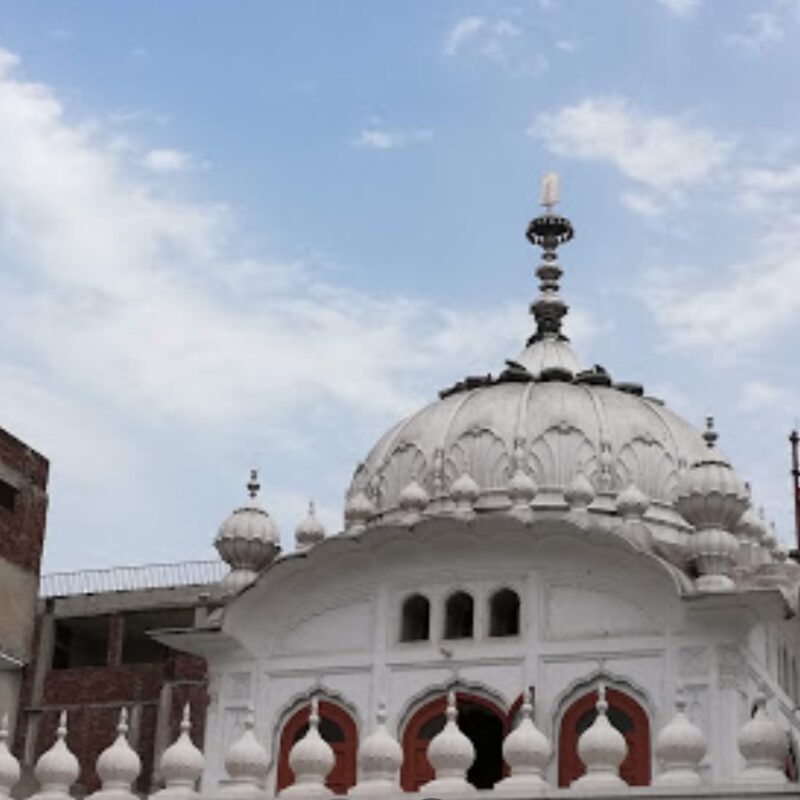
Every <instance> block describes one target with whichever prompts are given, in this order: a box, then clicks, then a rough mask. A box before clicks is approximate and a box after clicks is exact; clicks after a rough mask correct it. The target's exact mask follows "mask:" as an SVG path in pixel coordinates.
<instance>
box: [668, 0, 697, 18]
mask: <svg viewBox="0 0 800 800" xmlns="http://www.w3.org/2000/svg"><path fill="white" fill-rule="evenodd" d="M658 2H659V3H660V4H661V5H662V6H664V8H666V9H667V10H668V11H670V12H672V13H673V14H674V15H675V16H676V17H690V16H692V15H693V14H694V13H695V12H696V11H697V9H698V8H699V7H700V0H658Z"/></svg>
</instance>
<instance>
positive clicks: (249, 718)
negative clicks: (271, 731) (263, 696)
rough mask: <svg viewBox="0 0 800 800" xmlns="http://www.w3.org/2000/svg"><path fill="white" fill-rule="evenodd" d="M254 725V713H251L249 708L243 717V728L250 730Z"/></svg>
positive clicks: (251, 710)
mask: <svg viewBox="0 0 800 800" xmlns="http://www.w3.org/2000/svg"><path fill="white" fill-rule="evenodd" d="M255 727H256V715H255V714H254V713H253V709H252V708H251V709H249V710H248V712H247V714H246V715H245V718H244V729H245V730H246V731H252V730H253V729H254V728H255Z"/></svg>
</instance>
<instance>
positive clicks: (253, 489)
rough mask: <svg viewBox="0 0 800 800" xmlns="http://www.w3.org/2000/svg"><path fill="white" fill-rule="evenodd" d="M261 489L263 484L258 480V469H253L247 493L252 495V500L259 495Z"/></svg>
mask: <svg viewBox="0 0 800 800" xmlns="http://www.w3.org/2000/svg"><path fill="white" fill-rule="evenodd" d="M259 489H261V484H260V483H259V482H258V470H257V469H251V470H250V480H249V481H247V493H248V494H249V495H250V498H251V499H252V500H255V499H256V497H258V491H259Z"/></svg>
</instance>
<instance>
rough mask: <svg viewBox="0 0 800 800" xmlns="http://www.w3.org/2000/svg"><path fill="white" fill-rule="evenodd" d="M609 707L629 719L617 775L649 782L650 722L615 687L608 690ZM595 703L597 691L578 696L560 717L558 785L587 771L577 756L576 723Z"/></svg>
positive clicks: (633, 781) (630, 780) (642, 783)
mask: <svg viewBox="0 0 800 800" xmlns="http://www.w3.org/2000/svg"><path fill="white" fill-rule="evenodd" d="M606 699H607V700H608V704H609V707H610V708H609V710H611V709H616V710H617V711H619V712H621V713H622V714H624V715H625V716H626V717H627V718H628V720H629V721H630V728H629V730H625V731H621V733H622V735H623V736H624V737H625V741H626V743H627V745H628V755H627V757H626V758H625V760H624V761H623V762H622V765H621V766H620V775H621V776H622V778H623V779H624V780H625V781H626V782H627V783H628V784H630V785H631V786H647V785H648V784H649V783H650V722H649V720H648V719H647V714H646V713H645V711H644V709H643V708H642V707H641V706H640V705H639V703H637V702H636V700H634V699H633V698H632V697H630V696H629V695H627V694H625V693H624V692H620V691H618V690H617V689H607V690H606ZM595 703H597V691H596V690H593V691H591V692H588V693H587V694H585V695H583V696H582V697H579V698H578V699H577V700H576V701H575V702H574V703H573V704H572V705H571V706H570V707H569V708H568V709H567V710H566V712H564V716H563V717H562V718H561V729H560V731H559V736H558V785H559V786H569V785H570V784H571V783H572V781H574V780H575V779H576V778H579V777H580V776H581V775H583V773H584V772H586V768H585V767H584V765H583V762H582V761H581V759H580V757H579V756H578V731H577V725H578V722H579V721H580V719H581V717H583V715H584V714H586V713H588V712H590V711H591V710H592V709H593V708H594V706H595Z"/></svg>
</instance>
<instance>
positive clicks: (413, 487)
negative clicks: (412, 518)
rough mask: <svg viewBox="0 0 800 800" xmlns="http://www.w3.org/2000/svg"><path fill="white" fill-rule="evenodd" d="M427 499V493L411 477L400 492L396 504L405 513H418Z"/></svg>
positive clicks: (422, 509)
mask: <svg viewBox="0 0 800 800" xmlns="http://www.w3.org/2000/svg"><path fill="white" fill-rule="evenodd" d="M429 501H430V497H429V496H428V493H427V492H426V491H425V490H424V489H423V488H422V487H421V486H420V485H419V484H418V483H417V482H416V481H415V480H414V479H413V478H412V479H411V480H410V481H409V483H408V484H406V486H405V488H404V489H403V491H402V492H400V498H399V502H398V505H399V506H400V508H401V509H402V510H403V511H405V512H407V513H412V514H420V513H421V512H423V511H424V510H425V508H426V506H427V505H428V502H429Z"/></svg>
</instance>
